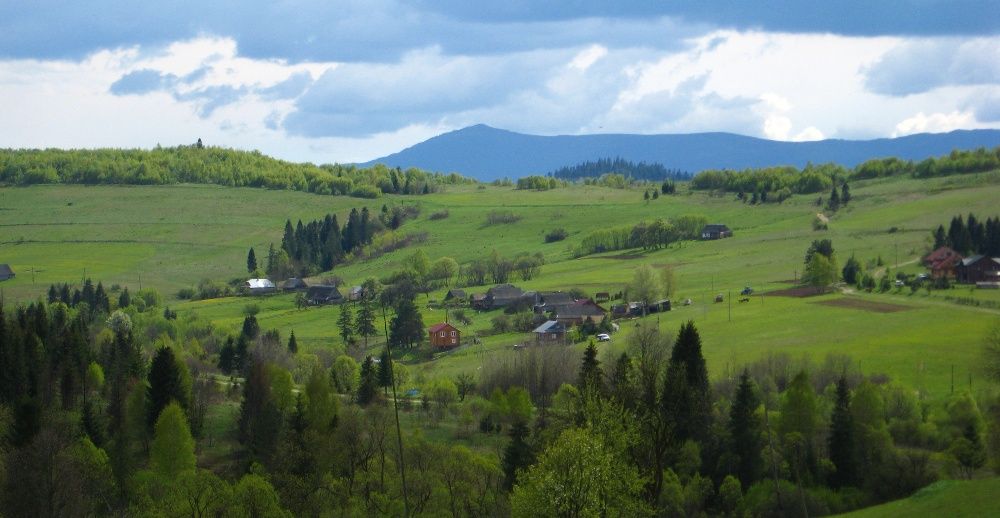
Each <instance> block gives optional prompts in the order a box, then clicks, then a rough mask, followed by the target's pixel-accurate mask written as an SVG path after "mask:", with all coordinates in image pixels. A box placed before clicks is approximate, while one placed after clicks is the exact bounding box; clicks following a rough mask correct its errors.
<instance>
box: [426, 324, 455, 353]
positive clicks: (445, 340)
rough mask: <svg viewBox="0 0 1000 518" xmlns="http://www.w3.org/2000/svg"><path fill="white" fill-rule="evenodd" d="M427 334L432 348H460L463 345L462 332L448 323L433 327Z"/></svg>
mask: <svg viewBox="0 0 1000 518" xmlns="http://www.w3.org/2000/svg"><path fill="white" fill-rule="evenodd" d="M427 334H428V338H430V341H431V346H432V347H440V348H446V347H458V346H459V345H460V344H461V343H462V332H461V331H459V330H458V328H457V327H455V326H453V325H451V324H449V323H447V322H442V323H440V324H434V325H432V326H431V327H430V329H428V330H427Z"/></svg>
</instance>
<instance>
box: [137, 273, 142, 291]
mask: <svg viewBox="0 0 1000 518" xmlns="http://www.w3.org/2000/svg"><path fill="white" fill-rule="evenodd" d="M138 273H139V291H142V272H138Z"/></svg>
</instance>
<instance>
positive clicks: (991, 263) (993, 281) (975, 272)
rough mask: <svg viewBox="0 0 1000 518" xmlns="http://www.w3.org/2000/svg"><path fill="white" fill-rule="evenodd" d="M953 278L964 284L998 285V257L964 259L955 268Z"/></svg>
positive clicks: (999, 277) (999, 261)
mask: <svg viewBox="0 0 1000 518" xmlns="http://www.w3.org/2000/svg"><path fill="white" fill-rule="evenodd" d="M955 278H956V280H958V282H961V283H965V284H976V285H984V286H987V285H1000V257H987V256H985V255H980V254H976V255H973V256H971V257H966V258H965V259H962V261H961V262H959V263H958V264H957V265H956V266H955Z"/></svg>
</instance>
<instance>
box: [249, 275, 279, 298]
mask: <svg viewBox="0 0 1000 518" xmlns="http://www.w3.org/2000/svg"><path fill="white" fill-rule="evenodd" d="M243 289H244V290H245V291H246V292H247V293H249V294H250V295H266V294H268V293H274V292H275V291H278V288H277V287H276V286H275V285H274V283H273V282H271V279H247V280H246V281H245V282H244V283H243Z"/></svg>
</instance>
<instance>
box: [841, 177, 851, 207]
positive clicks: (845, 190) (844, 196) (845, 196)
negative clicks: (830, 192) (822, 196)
mask: <svg viewBox="0 0 1000 518" xmlns="http://www.w3.org/2000/svg"><path fill="white" fill-rule="evenodd" d="M850 201H851V188H850V187H848V186H847V182H844V186H843V187H841V189H840V203H842V204H843V205H844V206H845V207H846V206H847V203H848V202H850Z"/></svg>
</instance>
